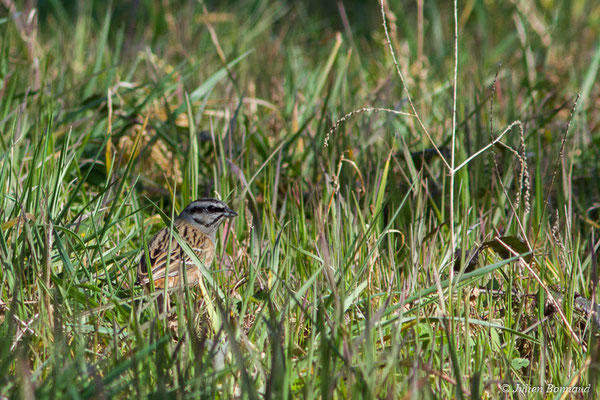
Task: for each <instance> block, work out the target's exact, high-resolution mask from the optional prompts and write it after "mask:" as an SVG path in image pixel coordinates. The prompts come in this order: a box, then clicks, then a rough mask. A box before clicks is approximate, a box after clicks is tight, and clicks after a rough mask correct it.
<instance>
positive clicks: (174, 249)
mask: <svg viewBox="0 0 600 400" xmlns="http://www.w3.org/2000/svg"><path fill="white" fill-rule="evenodd" d="M175 227H176V228H177V231H178V232H179V235H180V236H181V237H182V238H184V239H185V240H186V241H187V242H188V244H189V245H190V247H191V248H192V250H193V251H194V252H195V253H196V256H197V257H198V259H199V260H200V261H201V262H203V263H204V265H210V264H211V263H212V260H213V258H214V243H213V241H212V239H211V238H210V237H208V236H207V235H205V234H204V233H202V232H200V231H199V230H198V229H195V228H193V227H192V226H190V225H188V224H186V223H184V222H181V221H175ZM169 239H171V252H170V256H169V253H168V250H169ZM148 259H149V260H148V261H150V264H149V265H150V266H151V270H152V279H153V280H154V287H155V288H164V285H165V273H166V271H167V262H168V263H169V268H168V270H169V273H168V277H166V278H167V281H168V287H174V286H177V285H178V284H179V278H180V276H179V275H180V272H181V268H182V267H183V266H184V265H185V267H186V270H187V278H188V283H193V282H197V280H198V277H199V271H198V267H197V266H196V265H195V263H194V261H193V260H192V259H191V258H190V257H189V256H188V255H187V253H186V252H185V251H184V250H183V249H182V248H181V246H180V245H179V243H178V242H177V239H175V237H174V236H173V235H171V233H170V231H169V228H166V227H165V228H163V229H161V230H160V231H158V233H157V234H156V235H155V236H154V237H153V238H152V240H151V241H150V245H149V246H148ZM138 282H139V283H141V284H143V285H147V284H148V283H150V276H149V274H148V264H147V260H146V255H145V253H144V254H142V257H141V259H140V263H139V268H138Z"/></svg>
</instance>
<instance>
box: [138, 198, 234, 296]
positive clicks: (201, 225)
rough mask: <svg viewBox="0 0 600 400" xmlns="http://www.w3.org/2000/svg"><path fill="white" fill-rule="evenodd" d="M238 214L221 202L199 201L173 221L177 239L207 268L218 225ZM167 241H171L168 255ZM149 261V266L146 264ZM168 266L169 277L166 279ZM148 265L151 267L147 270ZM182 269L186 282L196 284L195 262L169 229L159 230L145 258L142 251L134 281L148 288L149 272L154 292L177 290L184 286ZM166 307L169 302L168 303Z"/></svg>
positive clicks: (197, 271) (206, 199)
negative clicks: (176, 288)
mask: <svg viewBox="0 0 600 400" xmlns="http://www.w3.org/2000/svg"><path fill="white" fill-rule="evenodd" d="M236 215H237V213H236V212H235V211H233V210H232V209H231V208H229V207H228V206H227V204H225V203H223V202H222V201H219V200H216V199H212V198H202V199H199V200H196V201H194V202H192V203H190V204H189V205H188V206H187V207H186V208H185V209H184V210H183V211H182V212H181V214H179V215H178V216H177V218H175V220H174V221H173V226H174V227H175V228H176V230H177V232H178V233H179V236H181V238H182V239H184V240H185V241H186V242H187V243H188V244H189V246H190V248H191V249H192V250H193V251H194V253H195V254H196V256H197V257H198V259H199V260H200V262H202V263H203V265H204V266H205V267H208V266H209V265H210V264H211V263H212V261H213V258H214V256H215V235H216V232H217V229H218V228H219V225H220V224H221V223H222V222H223V221H224V220H225V218H231V217H235V216H236ZM169 239H170V241H171V245H170V246H171V247H170V256H169V255H168V254H167V253H168V252H169ZM148 261H149V263H148ZM167 262H168V263H169V268H168V276H165V273H166V270H167ZM149 266H150V268H148V267H149ZM184 266H185V269H186V275H187V283H188V284H190V285H194V284H197V283H198V281H199V277H200V270H199V268H198V266H197V265H196V264H195V263H194V261H193V260H192V259H191V258H190V257H189V256H188V255H187V253H186V252H185V250H183V249H182V248H181V246H180V245H179V243H178V242H177V239H176V238H175V237H174V236H173V235H172V234H171V232H170V230H169V228H168V227H165V228H163V229H161V230H160V231H159V232H158V233H157V234H156V235H155V236H154V237H153V238H152V240H151V241H150V244H149V245H148V259H146V254H145V252H144V253H143V254H142V257H141V259H140V263H139V267H138V276H137V278H138V279H137V282H138V284H141V285H143V286H145V287H148V286H149V283H150V275H149V273H148V272H149V270H151V271H152V280H153V281H154V288H155V289H163V288H164V287H165V279H166V285H167V287H168V288H174V287H178V286H179V285H181V284H182V283H183V276H181V272H182V268H183V267H184ZM167 304H168V301H167Z"/></svg>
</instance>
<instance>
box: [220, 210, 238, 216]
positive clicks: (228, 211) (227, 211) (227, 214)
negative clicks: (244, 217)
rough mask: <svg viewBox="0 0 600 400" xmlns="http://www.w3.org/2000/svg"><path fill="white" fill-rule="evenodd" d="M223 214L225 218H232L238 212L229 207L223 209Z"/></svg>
mask: <svg viewBox="0 0 600 400" xmlns="http://www.w3.org/2000/svg"><path fill="white" fill-rule="evenodd" d="M223 215H225V216H226V217H227V218H233V217H237V215H238V213H236V212H235V211H233V210H232V209H231V208H228V209H227V210H225V213H224V214H223Z"/></svg>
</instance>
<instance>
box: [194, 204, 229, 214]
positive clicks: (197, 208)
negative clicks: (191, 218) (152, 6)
mask: <svg viewBox="0 0 600 400" xmlns="http://www.w3.org/2000/svg"><path fill="white" fill-rule="evenodd" d="M189 211H190V213H192V214H197V213H205V212H207V211H208V212H209V213H222V212H225V208H223V207H220V206H212V205H210V206H194V207H191V208H190V210H189Z"/></svg>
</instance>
